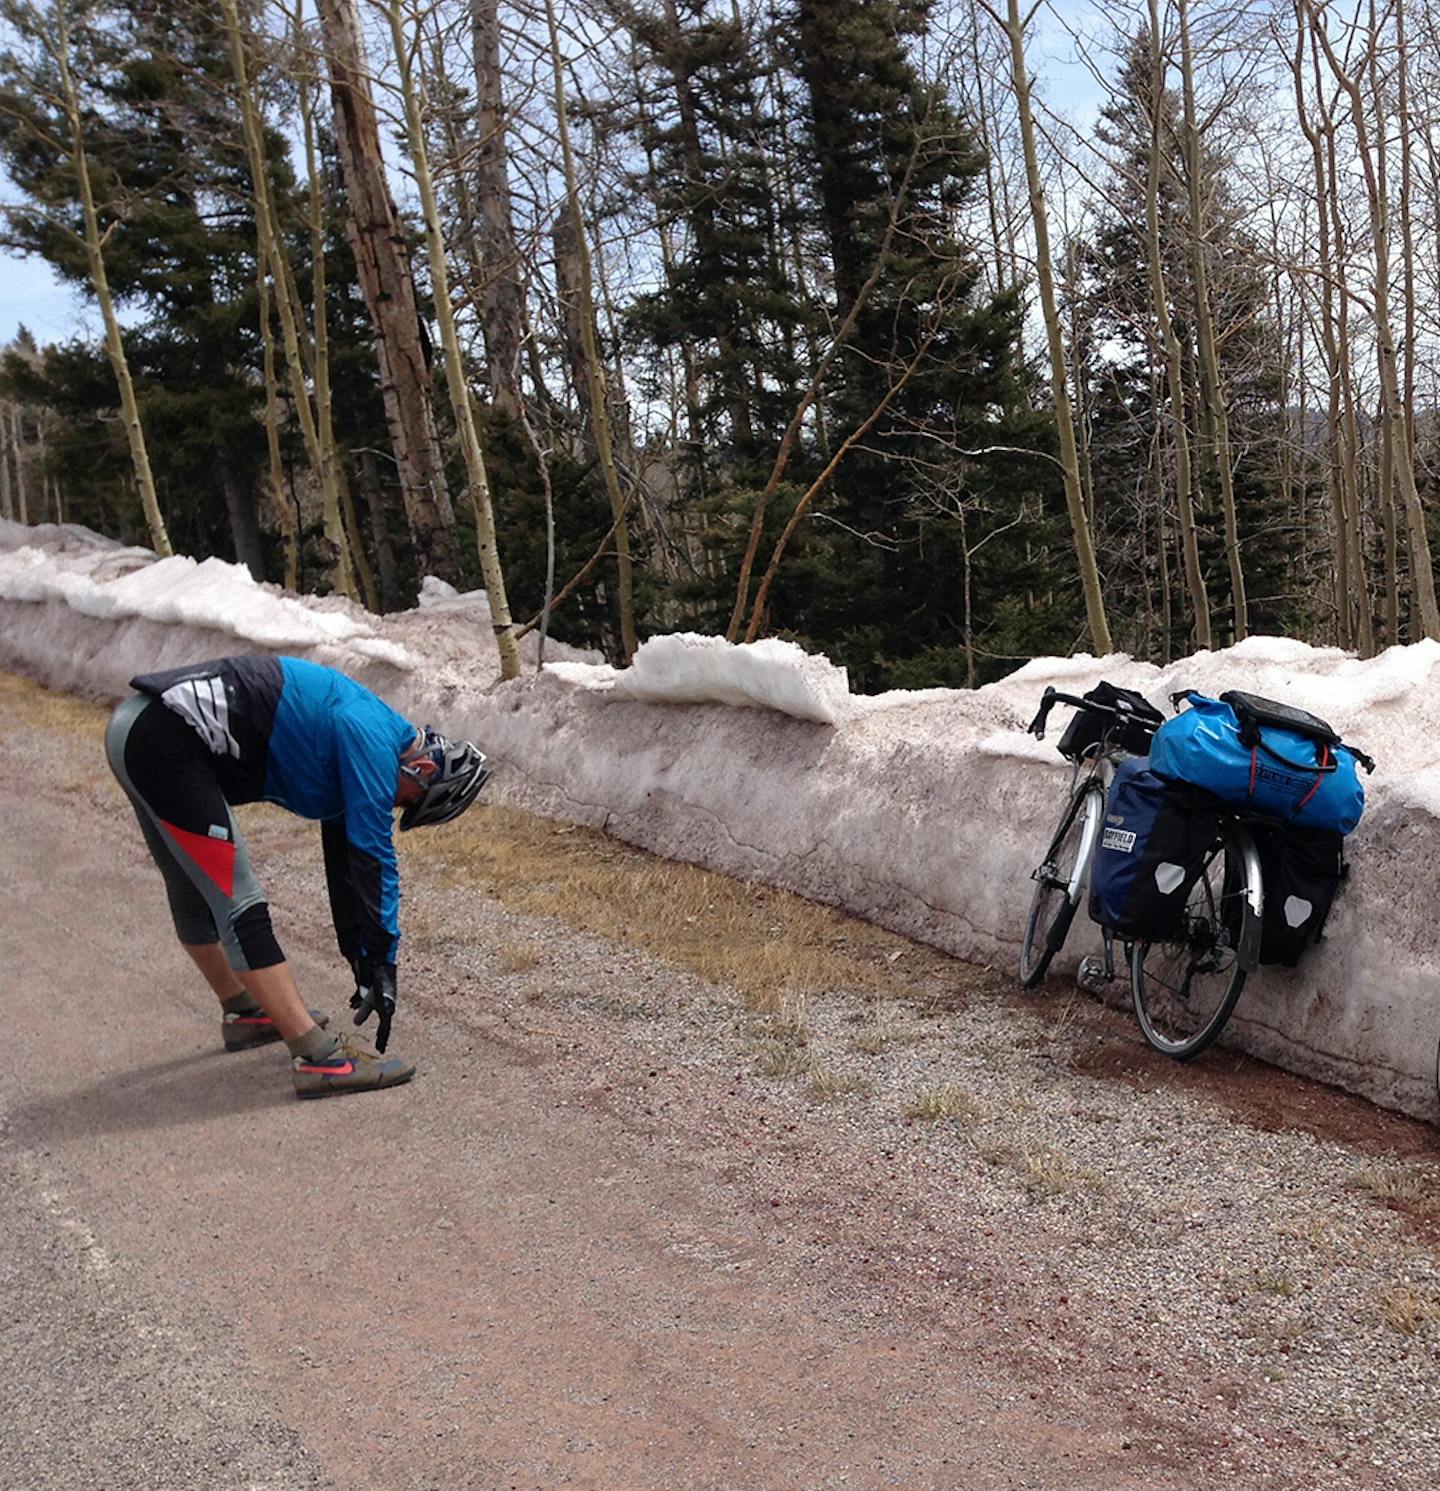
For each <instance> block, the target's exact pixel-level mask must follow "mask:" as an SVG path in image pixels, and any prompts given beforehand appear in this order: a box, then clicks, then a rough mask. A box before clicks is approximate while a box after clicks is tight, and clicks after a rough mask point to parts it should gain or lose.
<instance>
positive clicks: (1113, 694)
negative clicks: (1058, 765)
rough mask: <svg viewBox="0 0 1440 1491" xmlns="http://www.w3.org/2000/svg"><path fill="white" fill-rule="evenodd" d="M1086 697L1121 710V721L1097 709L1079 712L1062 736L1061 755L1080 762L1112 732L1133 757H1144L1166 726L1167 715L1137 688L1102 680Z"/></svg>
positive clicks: (1111, 734)
mask: <svg viewBox="0 0 1440 1491" xmlns="http://www.w3.org/2000/svg"><path fill="white" fill-rule="evenodd" d="M1083 697H1084V698H1086V699H1089V700H1091V701H1092V702H1093V703H1095V704H1103V705H1106V706H1108V707H1109V708H1110V709H1115V710H1118V711H1119V713H1120V718H1119V719H1118V720H1117V719H1116V718H1115V716H1114V715H1111V714H1107V713H1102V712H1101V711H1100V710H1098V709H1077V710H1076V711H1075V713H1074V714H1073V715H1071V717H1070V723H1069V724H1068V725H1066V727H1065V733H1064V734H1063V735H1062V736H1061V737H1060V746H1059V749H1060V754H1061V755H1062V756H1065V757H1067V758H1068V759H1069V760H1071V761H1078V760H1079V759H1080V758H1081V757H1082V756H1085V755H1087V754H1088V753H1089V752H1090V751H1091V750H1093V749H1094V748H1095V747H1096V746H1098V745H1099V744H1100V743H1101V741H1102V740H1103V739H1104V737H1105V732H1106V731H1107V730H1108V731H1110V738H1111V740H1113V741H1115V742H1116V744H1118V745H1119V746H1120V747H1121V748H1122V749H1123V750H1126V751H1128V752H1129V753H1130V754H1131V755H1132V756H1143V755H1144V754H1145V753H1146V751H1148V750H1149V749H1150V737H1151V736H1152V735H1153V734H1154V733H1155V731H1156V729H1157V728H1158V727H1159V726H1160V725H1162V724H1164V722H1165V716H1164V715H1163V714H1161V713H1160V711H1159V710H1158V709H1156V708H1155V706H1154V705H1153V704H1152V703H1151V702H1150V701H1149V700H1148V699H1147V698H1146V697H1145V695H1144V694H1139V693H1136V691H1135V690H1134V689H1122V688H1120V687H1119V686H1118V685H1117V684H1113V683H1106V682H1105V681H1104V680H1103V679H1102V680H1101V681H1100V682H1099V683H1097V684H1096V685H1095V687H1094V688H1093V689H1090V690H1089V691H1088V692H1087V693H1086V694H1085V695H1084V696H1083Z"/></svg>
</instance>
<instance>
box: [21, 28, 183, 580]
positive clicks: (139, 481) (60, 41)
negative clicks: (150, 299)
mask: <svg viewBox="0 0 1440 1491" xmlns="http://www.w3.org/2000/svg"><path fill="white" fill-rule="evenodd" d="M26 9H27V11H28V13H29V14H30V16H31V17H33V19H34V21H35V23H36V26H37V28H38V31H37V34H38V35H39V37H40V38H41V39H42V40H43V43H44V45H45V46H46V48H47V49H48V50H49V52H50V54H51V57H52V58H53V59H54V62H55V65H56V68H57V70H58V72H59V78H60V104H61V108H62V109H63V111H64V114H65V121H66V124H67V126H68V128H69V132H70V163H71V168H72V169H73V171H74V173H75V185H76V187H77V189H78V191H79V195H80V207H81V211H82V213H83V217H84V224H85V227H84V245H85V260H86V264H87V266H88V268H89V272H90V284H91V287H92V288H93V289H94V291H95V299H96V301H97V302H98V303H99V306H100V316H101V319H102V321H103V322H104V326H105V351H106V355H107V356H108V357H109V359H110V367H111V369H112V370H113V372H114V374H115V382H116V384H117V385H118V386H119V390H120V419H121V423H122V424H123V425H124V427H125V439H126V441H127V442H128V444H129V447H130V462H131V465H132V466H133V467H134V470H135V487H136V490H137V491H138V492H139V494H140V505H141V508H142V509H143V510H144V513H145V526H146V528H147V529H148V530H149V534H150V547H151V548H152V549H154V550H155V552H156V553H157V554H159V555H160V556H161V558H167V557H168V556H169V555H170V554H171V553H172V552H173V551H172V550H171V548H170V535H169V534H168V533H167V532H166V530H165V519H164V517H163V516H162V515H161V512H160V500H159V498H158V497H157V496H156V494H155V478H154V476H153V475H152V474H151V471H150V452H149V450H148V449H147V447H146V444H145V431H144V429H143V427H142V426H141V423H140V407H139V404H138V402H137V401H136V398H135V385H134V382H133V381H132V379H131V377H130V363H129V359H128V358H127V357H126V355H125V344H124V341H123V340H122V339H121V336H120V321H119V318H118V317H117V316H116V314H115V304H114V301H113V299H112V298H111V295H110V279H109V275H108V274H107V273H106V269H105V240H106V238H107V237H108V236H109V231H110V230H109V229H107V230H105V232H103V233H102V232H101V229H100V214H99V211H98V209H97V208H96V205H95V192H94V188H93V186H92V184H91V181H90V164H89V161H88V160H87V158H86V153H85V127H84V120H83V116H82V111H81V106H80V90H79V87H78V85H77V84H76V81H75V76H74V73H73V72H72V70H71V65H70V41H71V18H70V11H69V9H68V0H57V3H56V4H55V5H54V7H53V8H52V9H51V11H50V12H49V14H48V16H47V15H42V14H41V13H40V12H38V11H36V10H35V9H34V8H33V7H31V6H27V7H26ZM81 14H82V15H83V12H82V13H81Z"/></svg>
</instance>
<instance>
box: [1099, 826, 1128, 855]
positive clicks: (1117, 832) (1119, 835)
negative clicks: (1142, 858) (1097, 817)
mask: <svg viewBox="0 0 1440 1491" xmlns="http://www.w3.org/2000/svg"><path fill="white" fill-rule="evenodd" d="M1100 843H1101V845H1102V846H1103V847H1104V848H1106V849H1114V850H1116V851H1118V852H1119V853H1120V854H1130V853H1131V852H1132V851H1133V850H1134V848H1135V835H1134V834H1133V833H1128V832H1127V831H1126V830H1125V829H1123V828H1107V829H1106V830H1105V833H1104V835H1103V837H1102V838H1101V840H1100Z"/></svg>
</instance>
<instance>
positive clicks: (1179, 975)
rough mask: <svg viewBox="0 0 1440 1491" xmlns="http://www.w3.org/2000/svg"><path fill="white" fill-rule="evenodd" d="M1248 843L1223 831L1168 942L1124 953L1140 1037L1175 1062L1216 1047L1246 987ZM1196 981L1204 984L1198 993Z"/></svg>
mask: <svg viewBox="0 0 1440 1491" xmlns="http://www.w3.org/2000/svg"><path fill="white" fill-rule="evenodd" d="M1248 838H1249V836H1248V835H1247V834H1246V833H1245V832H1244V830H1243V829H1240V828H1238V827H1236V826H1235V825H1234V824H1229V823H1227V824H1224V825H1222V827H1221V831H1220V837H1219V838H1218V839H1217V840H1216V842H1215V844H1214V846H1213V847H1212V848H1211V850H1210V851H1209V853H1208V854H1207V856H1206V858H1205V863H1204V866H1203V867H1202V869H1201V871H1200V874H1199V875H1198V876H1197V877H1196V879H1195V883H1194V884H1193V885H1192V886H1191V888H1190V891H1189V893H1188V895H1187V896H1186V900H1185V910H1184V912H1183V913H1182V924H1181V926H1180V928H1179V929H1178V930H1177V931H1176V933H1175V935H1174V936H1173V937H1171V938H1170V939H1168V940H1165V941H1160V942H1136V943H1134V944H1133V945H1132V946H1131V949H1130V989H1131V996H1132V998H1133V1000H1134V1004H1135V1018H1136V1019H1137V1020H1139V1022H1140V1032H1141V1034H1142V1035H1143V1036H1144V1037H1145V1039H1146V1041H1147V1042H1148V1043H1149V1044H1150V1045H1151V1046H1153V1047H1154V1048H1155V1050H1157V1051H1159V1052H1161V1053H1162V1054H1164V1055H1166V1056H1173V1057H1174V1058H1175V1060H1176V1061H1192V1060H1193V1059H1194V1058H1195V1057H1197V1056H1198V1055H1199V1054H1200V1053H1201V1052H1202V1051H1203V1050H1205V1048H1206V1047H1207V1046H1209V1045H1211V1044H1212V1043H1213V1042H1214V1041H1215V1039H1216V1037H1217V1036H1219V1034H1220V1032H1221V1031H1222V1030H1224V1028H1225V1025H1226V1022H1227V1021H1228V1020H1229V1019H1230V1016H1231V1014H1232V1013H1233V1012H1234V1009H1235V1005H1236V1003H1237V1002H1238V1001H1239V998H1240V991H1241V990H1242V989H1243V988H1244V987H1245V968H1244V967H1243V966H1242V964H1241V961H1240V940H1241V933H1242V929H1243V925H1244V918H1245V914H1246V912H1245V908H1246V904H1247V902H1248V901H1249V900H1250V884H1249V876H1250V872H1249V869H1248V868H1247V866H1248V865H1249V864H1250V863H1252V862H1254V856H1253V854H1252V855H1249V856H1247V854H1246V843H1247V840H1248ZM1257 873H1258V871H1257ZM1202 976H1203V977H1204V979H1205V983H1204V984H1203V985H1202V986H1197V984H1196V980H1197V979H1199V978H1201V977H1202ZM1192 991H1195V992H1193V993H1192Z"/></svg>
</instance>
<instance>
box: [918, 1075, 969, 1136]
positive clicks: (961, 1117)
mask: <svg viewBox="0 0 1440 1491" xmlns="http://www.w3.org/2000/svg"><path fill="white" fill-rule="evenodd" d="M986 1113H987V1110H986V1108H985V1105H984V1104H983V1103H982V1102H981V1101H980V1100H979V1098H977V1097H975V1095H974V1094H973V1093H969V1092H966V1091H965V1089H964V1088H963V1087H956V1086H955V1084H954V1083H953V1082H945V1083H942V1084H941V1085H940V1086H939V1087H932V1088H929V1089H927V1090H926V1091H925V1092H917V1093H916V1094H915V1096H914V1097H912V1098H911V1099H910V1101H909V1103H907V1104H906V1106H905V1117H906V1118H916V1119H919V1120H920V1121H921V1122H922V1123H935V1122H937V1121H938V1120H940V1119H942V1118H951V1119H954V1120H955V1121H956V1122H957V1123H962V1124H966V1125H967V1126H970V1127H973V1126H974V1125H975V1124H977V1123H979V1122H980V1121H981V1119H983V1118H984V1117H985V1116H986Z"/></svg>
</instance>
